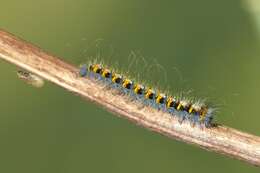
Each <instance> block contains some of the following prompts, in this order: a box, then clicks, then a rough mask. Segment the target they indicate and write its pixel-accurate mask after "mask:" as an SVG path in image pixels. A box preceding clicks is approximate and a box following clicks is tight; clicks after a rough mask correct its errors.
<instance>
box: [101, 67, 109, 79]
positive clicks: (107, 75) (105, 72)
mask: <svg viewBox="0 0 260 173" xmlns="http://www.w3.org/2000/svg"><path fill="white" fill-rule="evenodd" d="M102 77H104V78H110V77H111V71H110V70H109V69H103V70H102Z"/></svg>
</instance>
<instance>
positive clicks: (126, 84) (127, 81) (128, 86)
mask: <svg viewBox="0 0 260 173" xmlns="http://www.w3.org/2000/svg"><path fill="white" fill-rule="evenodd" d="M132 85H133V82H132V81H131V80H130V79H125V80H124V81H123V87H124V88H126V89H131V88H132Z"/></svg>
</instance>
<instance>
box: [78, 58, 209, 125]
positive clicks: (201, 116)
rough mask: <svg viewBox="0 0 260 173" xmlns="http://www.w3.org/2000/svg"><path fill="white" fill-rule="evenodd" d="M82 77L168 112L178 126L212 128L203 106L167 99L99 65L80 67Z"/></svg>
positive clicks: (201, 104)
mask: <svg viewBox="0 0 260 173" xmlns="http://www.w3.org/2000/svg"><path fill="white" fill-rule="evenodd" d="M79 74H80V76H81V77H90V78H94V79H96V80H100V81H102V82H104V83H105V84H106V85H108V86H110V87H111V88H114V89H116V90H118V91H120V92H121V93H123V94H126V95H128V96H129V97H131V98H132V99H135V100H137V101H138V102H140V103H141V104H143V105H146V106H150V107H152V108H154V109H157V110H160V111H164V112H168V113H169V114H170V115H171V116H177V117H178V119H179V122H180V123H181V122H183V121H189V122H190V123H191V124H192V125H195V124H198V125H200V126H205V127H211V126H212V125H213V110H214V109H213V108H210V107H209V106H207V105H206V104H205V103H203V102H200V101H196V102H192V101H191V100H188V99H184V98H179V97H176V96H174V95H166V94H164V93H163V92H161V91H157V90H156V89H153V88H151V87H147V86H145V85H143V84H141V83H138V82H136V81H133V80H131V79H129V78H128V77H127V76H124V75H121V74H119V73H117V72H116V71H114V70H111V69H109V68H107V67H105V66H104V65H102V64H99V63H93V64H89V65H86V64H84V65H82V66H81V67H80V70H79Z"/></svg>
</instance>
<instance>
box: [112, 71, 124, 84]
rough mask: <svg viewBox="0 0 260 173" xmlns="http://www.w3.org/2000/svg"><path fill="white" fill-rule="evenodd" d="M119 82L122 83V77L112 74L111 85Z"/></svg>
mask: <svg viewBox="0 0 260 173" xmlns="http://www.w3.org/2000/svg"><path fill="white" fill-rule="evenodd" d="M121 81H122V76H121V75H120V74H117V73H113V74H112V82H113V83H117V84H120V83H121Z"/></svg>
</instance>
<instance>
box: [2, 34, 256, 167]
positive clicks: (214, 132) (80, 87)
mask: <svg viewBox="0 0 260 173" xmlns="http://www.w3.org/2000/svg"><path fill="white" fill-rule="evenodd" d="M0 58H2V59H4V60H6V61H8V62H10V63H12V64H15V65H16V66H19V67H21V68H23V69H25V70H28V71H30V72H32V73H34V74H36V75H38V76H40V77H42V78H44V79H46V80H49V81H51V82H53V83H54V84H57V85H59V86H61V87H63V88H65V89H67V90H68V91H71V92H73V93H75V94H77V95H80V96H82V97H84V98H86V99H87V100H89V101H92V102H95V103H96V104H99V105H100V106H102V107H104V108H106V109H107V110H108V111H110V112H113V113H115V114H116V115H118V116H119V117H123V118H127V119H129V120H130V121H132V122H134V123H136V124H138V125H141V126H143V127H145V128H147V129H150V130H152V131H154V132H158V133H160V134H163V135H166V136H169V137H171V138H174V139H178V140H181V141H184V142H186V143H190V144H195V145H198V146H200V147H201V148H204V149H206V150H210V151H215V152H217V153H222V154H225V155H227V156H230V157H233V158H236V159H239V160H243V161H245V162H247V163H250V164H253V165H256V166H260V138H259V137H257V136H253V135H250V134H247V133H243V132H240V131H237V130H235V129H232V128H228V127H225V126H220V125H219V126H217V127H212V128H204V129H201V128H199V127H192V126H191V125H190V124H189V123H188V122H184V123H182V124H180V123H179V122H178V120H177V119H176V118H174V117H172V116H169V115H168V114H167V113H163V112H160V111H156V110H153V109H151V108H148V107H142V108H140V105H138V104H137V103H134V102H133V101H130V100H129V99H128V98H127V97H124V96H119V95H118V94H116V93H113V91H112V90H111V91H107V90H105V89H104V86H102V84H100V83H98V82H96V81H94V80H91V79H88V78H82V77H79V75H78V71H79V69H78V68H76V67H74V66H72V65H70V64H67V63H66V62H63V61H62V60H60V59H58V58H57V57H54V56H52V55H50V54H48V53H46V52H43V51H42V50H41V49H39V48H37V47H35V46H33V45H31V44H29V43H27V42H25V41H23V40H21V39H18V38H16V37H15V36H13V35H11V34H9V33H7V32H4V31H1V30H0Z"/></svg>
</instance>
